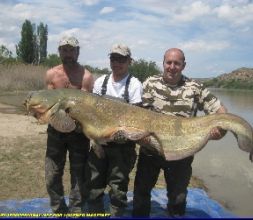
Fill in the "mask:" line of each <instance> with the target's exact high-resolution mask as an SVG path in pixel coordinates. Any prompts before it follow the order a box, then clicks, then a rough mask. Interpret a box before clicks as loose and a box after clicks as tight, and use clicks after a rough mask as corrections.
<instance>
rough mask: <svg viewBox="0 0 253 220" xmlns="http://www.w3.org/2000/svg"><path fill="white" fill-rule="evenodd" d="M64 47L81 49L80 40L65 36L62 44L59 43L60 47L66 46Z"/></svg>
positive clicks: (61, 41)
mask: <svg viewBox="0 0 253 220" xmlns="http://www.w3.org/2000/svg"><path fill="white" fill-rule="evenodd" d="M64 45H70V46H72V47H79V42H78V40H77V39H76V38H75V37H73V36H64V37H63V38H62V39H61V40H60V42H59V47H61V46H64Z"/></svg>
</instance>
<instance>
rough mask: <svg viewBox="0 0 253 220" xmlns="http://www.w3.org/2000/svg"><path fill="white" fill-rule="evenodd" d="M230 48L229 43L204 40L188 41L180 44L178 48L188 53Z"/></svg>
mask: <svg viewBox="0 0 253 220" xmlns="http://www.w3.org/2000/svg"><path fill="white" fill-rule="evenodd" d="M229 46H230V44H229V42H226V41H222V42H218V41H204V40H196V41H188V42H185V43H181V44H180V48H182V49H183V50H189V51H198V52H201V51H217V50H223V49H226V48H228V47H229Z"/></svg>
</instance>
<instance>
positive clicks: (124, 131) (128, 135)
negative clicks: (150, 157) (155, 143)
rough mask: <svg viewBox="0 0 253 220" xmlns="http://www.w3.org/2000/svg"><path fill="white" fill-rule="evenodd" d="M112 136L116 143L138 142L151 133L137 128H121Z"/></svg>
mask: <svg viewBox="0 0 253 220" xmlns="http://www.w3.org/2000/svg"><path fill="white" fill-rule="evenodd" d="M115 130H116V131H115V132H114V133H113V134H112V135H111V139H112V140H113V141H116V142H120V141H122V142H124V141H127V140H131V141H138V140H141V139H143V138H145V137H147V136H149V135H150V132H148V131H143V130H140V129H136V128H130V127H120V128H117V129H115Z"/></svg>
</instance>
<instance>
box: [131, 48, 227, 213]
mask: <svg viewBox="0 0 253 220" xmlns="http://www.w3.org/2000/svg"><path fill="white" fill-rule="evenodd" d="M185 65H186V62H185V56H184V53H183V51H181V50H180V49H177V48H171V49H168V50H167V51H166V52H165V54H164V60H163V68H164V73H163V75H157V76H153V77H150V78H148V79H147V80H146V81H145V82H144V83H143V96H142V98H143V106H144V107H146V108H149V109H152V110H154V111H156V112H160V113H163V114H168V115H174V116H180V117H194V116H196V113H197V110H200V111H204V112H205V114H214V113H225V112H227V110H226V108H225V107H224V106H223V105H222V104H221V102H220V100H218V99H217V98H216V97H215V96H214V95H213V94H211V93H210V92H209V91H208V90H207V89H206V88H204V87H203V85H202V84H199V83H197V82H196V81H193V80H191V79H189V78H187V77H186V76H184V75H182V71H183V69H184V68H185ZM224 135H225V132H224V131H223V130H221V129H220V128H214V129H213V130H212V132H211V139H212V140H218V139H220V138H221V137H223V136H224ZM192 162H193V156H190V157H187V158H184V159H182V160H176V161H166V160H164V159H163V158H161V157H159V156H157V155H154V154H152V152H148V151H147V150H146V149H145V151H144V148H142V147H141V148H140V153H139V160H138V164H137V172H136V177H135V183H134V198H133V213H132V214H133V216H134V217H148V216H149V215H150V206H151V200H150V199H151V195H150V192H151V190H152V188H153V187H154V186H155V184H156V182H157V178H158V176H159V172H160V169H161V168H162V169H163V170H164V177H165V181H166V185H167V196H168V205H167V207H168V213H169V215H170V216H178V215H179V216H183V215H184V214H185V210H186V196H187V186H188V184H189V182H190V178H191V175H192V167H191V164H192Z"/></svg>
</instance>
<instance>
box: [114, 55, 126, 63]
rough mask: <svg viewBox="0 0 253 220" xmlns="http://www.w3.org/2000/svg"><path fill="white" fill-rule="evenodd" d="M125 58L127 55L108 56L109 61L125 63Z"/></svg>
mask: <svg viewBox="0 0 253 220" xmlns="http://www.w3.org/2000/svg"><path fill="white" fill-rule="evenodd" d="M127 59H128V57H124V56H110V61H111V62H118V63H125V62H126V61H127Z"/></svg>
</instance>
